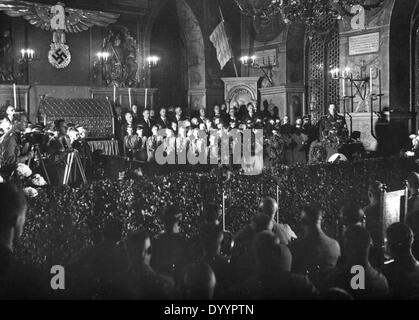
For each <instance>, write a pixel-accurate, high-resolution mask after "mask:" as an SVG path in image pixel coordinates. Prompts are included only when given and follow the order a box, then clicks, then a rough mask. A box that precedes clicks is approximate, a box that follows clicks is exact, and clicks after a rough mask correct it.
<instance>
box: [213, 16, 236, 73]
mask: <svg viewBox="0 0 419 320" xmlns="http://www.w3.org/2000/svg"><path fill="white" fill-rule="evenodd" d="M210 40H211V42H212V44H213V45H214V47H215V49H217V59H218V62H219V63H220V66H221V70H222V69H224V67H225V65H226V64H227V62H229V61H230V59H231V58H233V50H232V49H231V45H230V41H229V40H228V36H227V31H226V26H225V23H224V21H221V22H220V24H219V25H218V26H217V27H216V28H215V30H214V31H213V32H212V34H211V36H210Z"/></svg>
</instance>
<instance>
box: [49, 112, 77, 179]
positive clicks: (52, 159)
mask: <svg viewBox="0 0 419 320" xmlns="http://www.w3.org/2000/svg"><path fill="white" fill-rule="evenodd" d="M72 151H73V149H72V148H71V140H70V138H69V137H68V136H67V127H66V123H65V121H64V120H62V119H61V120H56V121H55V122H54V136H53V137H52V138H51V139H50V141H49V142H48V173H49V176H50V179H51V183H52V184H55V185H57V184H62V183H63V181H64V172H65V167H66V164H67V162H66V161H67V155H68V153H70V152H72Z"/></svg>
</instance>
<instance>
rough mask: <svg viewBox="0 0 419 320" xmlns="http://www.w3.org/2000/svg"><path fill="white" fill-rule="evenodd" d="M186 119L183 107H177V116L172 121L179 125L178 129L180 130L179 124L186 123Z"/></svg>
mask: <svg viewBox="0 0 419 320" xmlns="http://www.w3.org/2000/svg"><path fill="white" fill-rule="evenodd" d="M185 120H186V118H185V117H184V116H183V110H182V107H176V109H175V116H174V117H173V119H172V122H175V123H176V125H177V128H179V126H180V125H179V122H181V121H185Z"/></svg>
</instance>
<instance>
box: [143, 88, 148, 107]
mask: <svg viewBox="0 0 419 320" xmlns="http://www.w3.org/2000/svg"><path fill="white" fill-rule="evenodd" d="M147 95H148V89H147V88H146V89H145V95H144V108H147Z"/></svg>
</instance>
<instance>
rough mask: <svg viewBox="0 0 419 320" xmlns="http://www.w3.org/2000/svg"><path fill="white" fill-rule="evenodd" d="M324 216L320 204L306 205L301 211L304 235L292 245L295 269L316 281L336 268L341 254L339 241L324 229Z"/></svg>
mask: <svg viewBox="0 0 419 320" xmlns="http://www.w3.org/2000/svg"><path fill="white" fill-rule="evenodd" d="M322 216H323V211H322V209H321V208H320V207H319V206H318V205H315V204H312V205H308V206H306V207H305V208H304V209H303V210H302V212H301V222H302V225H303V228H304V237H303V238H302V239H300V240H297V241H295V242H294V243H293V244H292V245H291V252H292V256H293V261H292V262H293V271H294V272H297V273H300V274H309V275H310V280H311V281H313V282H315V283H316V282H318V281H321V280H322V278H323V277H324V275H326V274H327V273H328V272H330V271H331V270H333V269H334V268H335V266H336V263H337V261H338V259H339V256H340V246H339V243H338V242H337V241H336V240H334V239H332V238H329V237H328V236H327V235H326V234H325V233H324V232H323V230H322V227H321V221H322Z"/></svg>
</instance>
